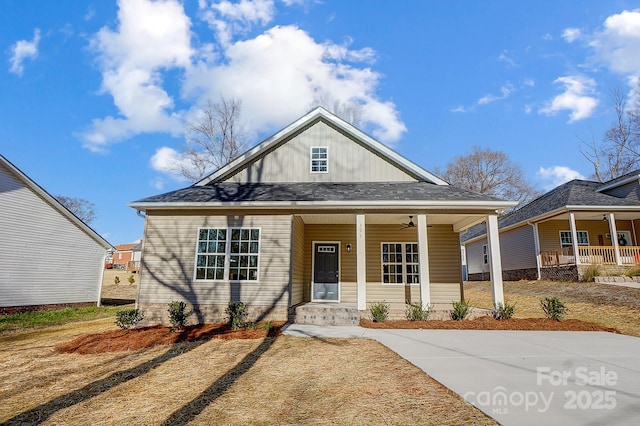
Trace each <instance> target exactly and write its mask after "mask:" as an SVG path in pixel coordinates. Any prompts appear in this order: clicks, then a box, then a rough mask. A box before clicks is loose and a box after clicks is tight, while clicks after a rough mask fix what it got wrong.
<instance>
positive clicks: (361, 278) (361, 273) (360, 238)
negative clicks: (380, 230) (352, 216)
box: [356, 214, 367, 311]
mask: <svg viewBox="0 0 640 426" xmlns="http://www.w3.org/2000/svg"><path fill="white" fill-rule="evenodd" d="M364 229H365V228H364V215H363V214H358V215H356V271H357V278H356V281H357V288H358V310H360V311H364V310H365V309H367V260H366V239H365V233H364Z"/></svg>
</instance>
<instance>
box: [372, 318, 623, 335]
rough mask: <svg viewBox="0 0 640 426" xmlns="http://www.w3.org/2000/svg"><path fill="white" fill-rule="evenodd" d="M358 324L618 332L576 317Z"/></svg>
mask: <svg viewBox="0 0 640 426" xmlns="http://www.w3.org/2000/svg"><path fill="white" fill-rule="evenodd" d="M360 325H361V326H362V327H366V328H392V329H402V328H405V329H407V328H408V329H436V330H526V331H534V330H541V331H607V332H610V333H620V332H619V331H618V330H616V329H615V328H610V327H604V326H601V325H598V324H594V323H591V322H586V321H580V320H577V319H565V320H562V321H554V320H551V319H548V318H511V319H508V320H501V321H498V320H496V319H493V318H492V317H488V316H487V317H479V318H476V319H472V320H464V321H454V320H446V321H440V320H428V321H407V320H399V321H385V322H373V321H371V320H365V319H363V320H360Z"/></svg>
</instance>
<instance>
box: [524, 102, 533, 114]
mask: <svg viewBox="0 0 640 426" xmlns="http://www.w3.org/2000/svg"><path fill="white" fill-rule="evenodd" d="M531 111H533V106H532V105H530V104H527V105H525V106H524V113H525V114H531Z"/></svg>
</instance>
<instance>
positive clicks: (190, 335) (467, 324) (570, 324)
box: [54, 317, 619, 354]
mask: <svg viewBox="0 0 640 426" xmlns="http://www.w3.org/2000/svg"><path fill="white" fill-rule="evenodd" d="M260 325H261V324H258V326H257V327H256V328H255V329H240V330H231V329H230V328H229V325H228V324H199V325H191V326H188V327H185V328H184V329H182V330H176V331H174V332H172V331H171V328H169V327H165V326H161V325H157V326H153V327H141V328H136V329H131V330H115V331H109V332H106V333H98V334H85V335H83V336H79V337H76V338H75V339H73V340H71V341H69V342H65V343H61V344H59V345H57V346H55V348H54V349H55V351H56V352H58V353H77V354H99V353H104V352H119V351H135V350H139V349H144V348H150V347H152V346H157V345H172V344H175V343H180V342H194V341H199V340H207V339H261V338H264V337H269V336H279V335H281V334H282V332H281V329H282V327H283V326H284V325H285V322H284V321H282V322H272V323H271V328H270V329H269V331H267V330H265V329H263V328H261V327H260ZM360 325H361V326H362V327H366V328H387V329H437V330H544V331H607V332H610V333H619V332H618V330H616V329H615V328H609V327H604V326H601V325H598V324H594V323H591V322H586V321H580V320H576V319H566V320H563V321H553V320H550V319H547V318H512V319H509V320H502V321H498V320H495V319H493V318H491V317H479V318H476V319H473V320H464V321H453V320H446V321H440V320H429V321H407V320H393V321H385V322H381V323H380V322H373V321H371V320H365V319H363V320H360Z"/></svg>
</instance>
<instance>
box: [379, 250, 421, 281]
mask: <svg viewBox="0 0 640 426" xmlns="http://www.w3.org/2000/svg"><path fill="white" fill-rule="evenodd" d="M381 252H382V282H383V283H384V284H419V283H420V268H419V256H418V243H382V244H381Z"/></svg>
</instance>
